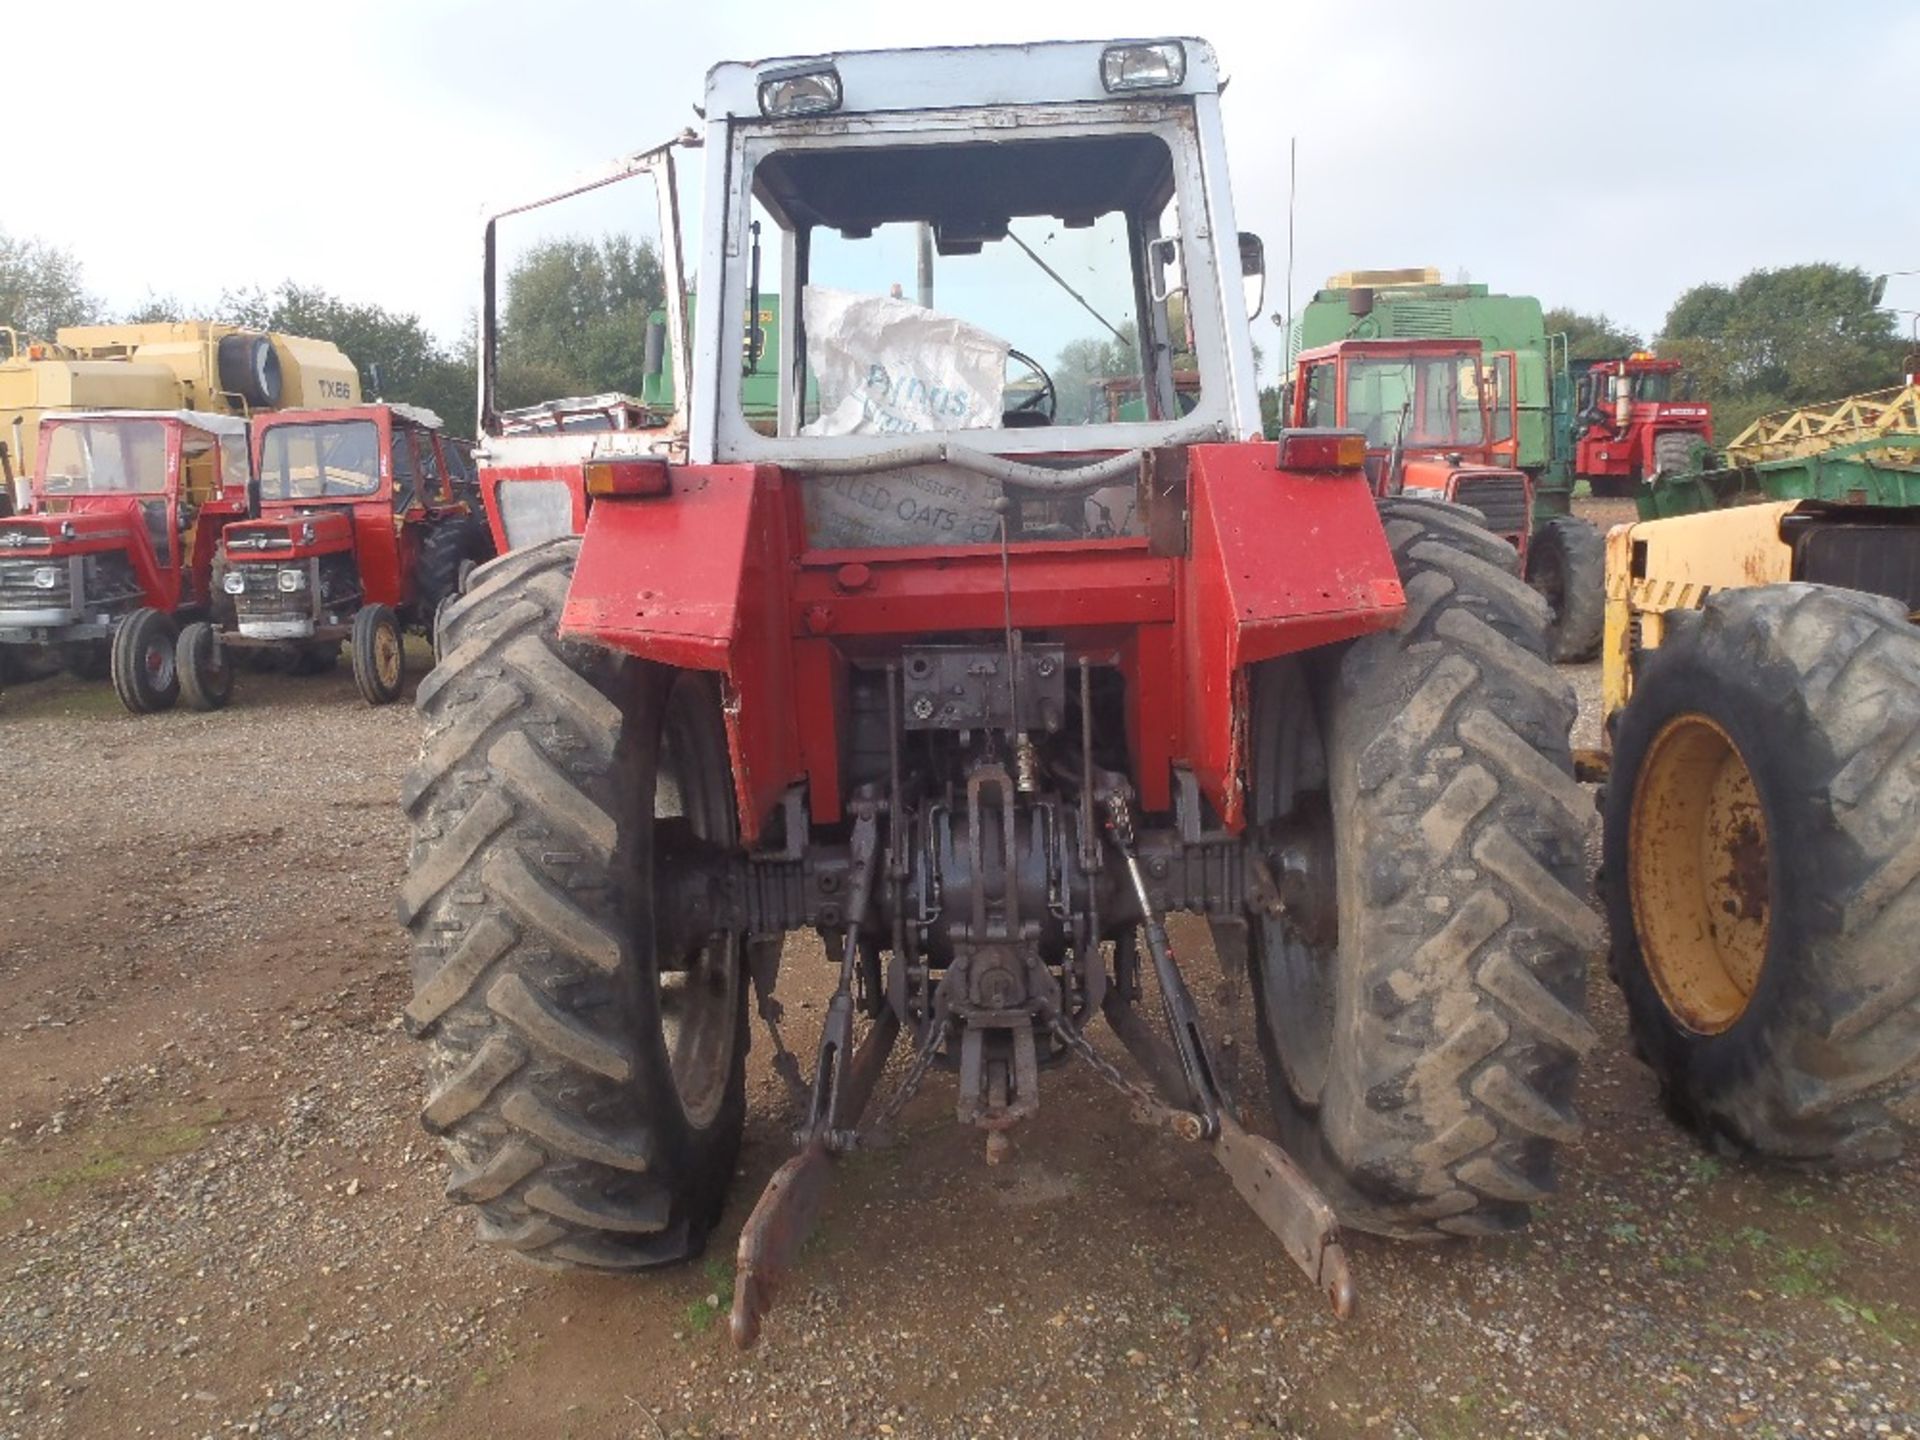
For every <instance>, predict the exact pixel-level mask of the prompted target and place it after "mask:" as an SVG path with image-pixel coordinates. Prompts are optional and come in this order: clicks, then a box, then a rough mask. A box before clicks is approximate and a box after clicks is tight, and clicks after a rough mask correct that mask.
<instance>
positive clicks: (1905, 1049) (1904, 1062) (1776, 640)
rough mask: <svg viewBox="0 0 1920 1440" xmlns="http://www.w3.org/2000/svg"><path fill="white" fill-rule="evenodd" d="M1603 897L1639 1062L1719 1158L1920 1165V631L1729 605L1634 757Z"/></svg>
mask: <svg viewBox="0 0 1920 1440" xmlns="http://www.w3.org/2000/svg"><path fill="white" fill-rule="evenodd" d="M1613 757H1614V758H1613V774H1612V778H1611V780H1610V782H1609V784H1608V787H1607V808H1606V852H1605V862H1604V865H1603V868H1602V872H1601V873H1602V882H1601V883H1602V888H1603V890H1604V892H1605V895H1606V901H1607V912H1608V918H1609V920H1610V921H1611V924H1612V930H1613V973H1614V979H1615V981H1616V982H1617V983H1618V984H1619V986H1620V989H1621V991H1622V992H1623V993H1624V995H1625V996H1626V1001H1627V1014H1628V1020H1629V1023H1630V1025H1631V1029H1632V1033H1633V1039H1634V1044H1635V1047H1636V1048H1637V1049H1638V1050H1639V1052H1640V1054H1641V1057H1642V1058H1643V1059H1645V1060H1646V1061H1647V1063H1648V1064H1649V1065H1651V1066H1652V1067H1653V1070H1654V1073H1655V1074H1656V1075H1657V1076H1658V1077H1659V1080H1660V1084H1661V1088H1662V1090H1663V1092H1664V1094H1665V1097H1666V1099H1667V1103H1668V1106H1669V1108H1670V1109H1671V1110H1672V1111H1673V1113H1674V1115H1675V1116H1676V1118H1678V1119H1679V1120H1680V1121H1681V1122H1682V1123H1683V1124H1685V1125H1687V1126H1688V1127H1690V1128H1691V1129H1693V1130H1694V1131H1695V1132H1696V1133H1697V1134H1699V1135H1700V1136H1701V1137H1702V1138H1703V1139H1705V1140H1706V1141H1708V1142H1709V1143H1713V1144H1718V1145H1723V1146H1725V1147H1727V1148H1730V1149H1733V1150H1736V1151H1739V1150H1744V1151H1750V1152H1753V1153H1757V1154H1761V1155H1766V1156H1772V1157H1775V1158H1779V1159H1788V1160H1793V1161H1798V1162H1801V1163H1805V1164H1835V1165H1844V1164H1855V1163H1864V1162H1869V1161H1875V1160H1880V1159H1885V1158H1888V1157H1890V1156H1892V1155H1895V1154H1897V1153H1898V1152H1899V1151H1900V1149H1901V1148H1902V1144H1903V1140H1904V1135H1903V1126H1902V1125H1901V1124H1900V1121H1899V1118H1898V1117H1897V1116H1895V1115H1894V1114H1892V1113H1891V1111H1890V1109H1889V1105H1890V1103H1891V1102H1893V1101H1895V1100H1896V1099H1898V1098H1899V1097H1900V1095H1901V1094H1902V1093H1903V1092H1910V1091H1912V1090H1913V1089H1914V1088H1915V1087H1916V1086H1920V950H1916V947H1915V942H1914V936H1915V935H1916V934H1920V629H1916V628H1915V627H1914V626H1913V625H1912V624H1911V623H1909V621H1908V620H1907V617H1906V614H1905V607H1903V606H1902V605H1900V604H1899V603H1898V602H1896V601H1892V600H1885V599H1881V598H1878V597H1876V596H1869V595H1863V594H1861V593H1859V592H1857V591H1851V590H1840V589H1835V588H1833V587H1830V586H1822V585H1799V584H1795V585H1770V586H1764V587H1761V588H1758V589H1751V590H1730V591H1726V592H1723V593H1720V594H1716V595H1714V596H1712V597H1711V598H1710V599H1709V600H1708V601H1707V603H1706V605H1705V606H1704V608H1703V609H1702V610H1701V612H1700V613H1699V614H1698V615H1694V616H1688V617H1686V623H1685V624H1683V625H1674V626H1670V627H1669V630H1668V633H1667V638H1666V640H1665V642H1664V643H1663V644H1662V645H1661V646H1660V647H1659V648H1658V649H1656V650H1654V651H1652V652H1651V654H1650V655H1649V656H1648V657H1647V660H1646V663H1645V667H1644V669H1643V670H1642V672H1641V674H1640V677H1639V680H1638V682H1637V683H1636V685H1635V687H1634V693H1633V698H1632V700H1631V701H1629V702H1628V704H1627V706H1626V708H1625V709H1624V710H1623V711H1622V712H1621V715H1620V723H1619V727H1618V730H1617V732H1616V734H1615V737H1614V745H1613Z"/></svg>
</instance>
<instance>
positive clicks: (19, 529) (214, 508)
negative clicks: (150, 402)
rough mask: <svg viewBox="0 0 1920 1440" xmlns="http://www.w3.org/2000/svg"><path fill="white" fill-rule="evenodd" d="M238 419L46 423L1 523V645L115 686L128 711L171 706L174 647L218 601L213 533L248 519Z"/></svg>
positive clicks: (64, 419) (143, 416)
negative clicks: (22, 498) (48, 657)
mask: <svg viewBox="0 0 1920 1440" xmlns="http://www.w3.org/2000/svg"><path fill="white" fill-rule="evenodd" d="M250 474H251V470H250V468H249V464H248V455H247V422H246V421H245V420H242V419H239V418H237V417H234V416H228V415H210V414H204V413H200V412H197V411H191V410H175V411H152V410H140V411H132V410H129V411H93V412H85V413H73V414H50V415H48V416H47V417H46V418H45V419H43V420H42V421H41V422H40V444H39V452H38V458H37V460H36V462H35V467H34V474H33V482H32V488H31V492H30V495H29V501H28V506H27V509H26V511H25V512H24V513H22V514H20V515H16V516H13V517H11V518H8V519H5V520H0V644H4V645H22V646H33V647H38V648H40V649H43V650H46V651H50V652H51V653H53V654H54V655H55V656H56V657H57V658H58V659H59V660H61V662H62V663H64V664H65V665H66V667H67V668H68V669H69V670H71V671H72V672H73V673H74V674H76V675H79V676H81V677H83V678H86V679H103V678H105V677H106V676H108V675H109V674H110V675H111V676H112V677H113V684H114V690H115V692H116V693H117V694H118V695H119V696H120V699H121V701H122V702H123V703H124V704H125V705H126V707H127V708H128V709H129V710H131V711H133V712H135V713H136V714H141V713H145V712H149V711H154V710H164V709H166V708H168V707H169V706H171V705H172V704H173V703H174V702H175V701H176V700H177V699H178V697H179V695H180V690H181V675H180V666H179V656H178V651H179V642H180V638H181V636H182V634H184V633H185V632H183V631H182V630H181V629H180V626H181V625H182V623H183V622H184V623H185V625H186V630H187V631H192V630H193V629H194V627H195V626H196V625H199V626H201V627H202V628H204V626H205V622H206V620H207V618H208V617H209V616H210V615H211V614H212V613H213V607H214V605H215V604H216V603H217V599H218V597H217V595H216V594H215V590H214V585H213V575H214V560H215V554H216V551H217V549H218V546H219V544H220V536H221V533H222V531H223V530H224V529H225V527H226V526H228V525H229V524H232V523H234V522H235V521H237V520H240V519H242V518H244V517H245V515H246V507H247V482H248V478H249V476H250Z"/></svg>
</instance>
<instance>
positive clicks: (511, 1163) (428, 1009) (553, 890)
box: [400, 537, 747, 1270]
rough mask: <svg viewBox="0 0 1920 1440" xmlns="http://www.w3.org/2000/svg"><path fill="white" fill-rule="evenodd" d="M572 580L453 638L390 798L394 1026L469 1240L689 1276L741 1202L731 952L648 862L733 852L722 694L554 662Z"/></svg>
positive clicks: (493, 570)
mask: <svg viewBox="0 0 1920 1440" xmlns="http://www.w3.org/2000/svg"><path fill="white" fill-rule="evenodd" d="M578 554H579V542H578V541H577V540H575V539H572V538H570V537H569V538H564V539H559V540H554V541H550V542H548V543H547V544H544V545H539V546H533V547H529V548H528V549H526V550H522V551H517V552H515V553H514V554H513V555H511V556H508V557H506V558H503V559H502V560H500V561H498V562H496V563H495V565H494V566H492V567H490V570H489V575H488V577H487V579H486V581H485V582H484V583H483V584H481V585H478V586H476V587H475V588H474V590H473V591H472V592H471V593H470V594H468V595H466V596H464V597H462V598H461V599H459V600H457V601H456V602H455V603H454V607H453V608H452V610H450V611H449V612H448V614H447V615H446V617H445V625H444V630H445V641H446V646H447V654H446V658H445V659H444V660H443V661H442V662H441V663H440V665H439V666H438V667H437V668H436V669H435V670H434V671H433V673H432V674H430V675H428V676H427V677H426V679H425V680H423V681H422V682H421V684H420V690H419V694H418V697H417V703H418V705H419V707H420V710H421V712H422V713H423V716H424V718H425V724H426V732H425V737H424V739H423V741H422V744H421V750H420V758H419V760H418V761H417V762H416V764H415V765H414V768H413V770H412V772H411V773H410V774H409V776H408V777H407V781H406V785H405V787H404V791H403V799H404V802H405V804H406V806H407V809H408V813H409V814H410V815H411V816H412V820H413V848H412V854H411V861H410V865H409V868H408V874H407V879H406V883H405V885H404V886H403V887H402V890H401V897H400V916H401V920H402V921H403V923H405V924H406V925H407V927H408V928H409V930H410V931H411V932H412V935H413V973H414V986H415V988H414V998H413V1002H412V1004H410V1005H409V1006H408V1007H407V1011H406V1014H407V1020H408V1024H409V1027H410V1028H411V1029H412V1031H413V1033H414V1034H415V1035H416V1036H417V1037H419V1038H422V1039H424V1040H425V1041H426V1043H427V1045H428V1047H429V1057H428V1066H427V1068H428V1079H429V1092H430V1098H429V1099H428V1101H427V1105H426V1109H425V1112H424V1114H423V1116H422V1119H423V1121H424V1123H425V1124H426V1127H427V1129H428V1130H430V1131H432V1132H433V1133H435V1134H437V1135H439V1136H441V1137H442V1139H443V1140H444V1142H445V1144H446V1147H447V1149H448V1151H449V1153H450V1154H451V1156H452V1159H453V1178H452V1181H451V1182H450V1184H449V1185H448V1187H447V1193H448V1194H449V1195H450V1196H451V1197H452V1198H453V1199H455V1200H457V1201H460V1202H463V1203H466V1204H471V1205H474V1206H476V1207H477V1208H478V1210H479V1214H480V1233H481V1235H482V1237H483V1238H485V1239H487V1240H490V1241H492V1242H493V1243H495V1244H499V1245H503V1246H506V1247H508V1248H510V1249H513V1250H516V1251H519V1252H521V1253H522V1254H524V1255H526V1256H528V1257H529V1258H531V1259H534V1260H537V1261H542V1262H546V1263H553V1264H562V1263H565V1264H574V1265H584V1266H589V1267H593V1268H597V1269H608V1270H631V1269H639V1268H644V1267H647V1266H652V1265H660V1264H666V1263H669V1262H672V1261H676V1260H682V1259H686V1258H689V1257H691V1256H694V1255H697V1254H699V1253H700V1251H701V1249H702V1248H703V1247H704V1245H705V1241H706V1236H707V1232H708V1230H709V1229H710V1228H711V1226H712V1225H713V1223H714V1220H715V1219H716V1217H717V1216H718V1215H719V1212H720V1208H721V1205H722V1203H723V1202H724V1200H725V1198H726V1194H727V1189H728V1186H729V1183H730V1181H731V1180H732V1176H733V1166H734V1160H735V1157H736V1155H737V1153H738V1150H739V1144H740V1135H741V1131H742V1128H743V1126H744V1123H745V1118H746V1050H747V1028H746V1020H747V1011H746V988H745V984H744V979H743V975H742V947H741V944H740V941H739V938H738V937H735V936H725V935H711V934H704V933H703V934H701V935H699V936H698V937H697V938H694V937H692V936H688V935H685V934H684V932H685V931H686V929H687V927H685V926H683V925H674V924H672V923H670V921H669V918H668V916H667V915H666V914H665V913H664V911H665V907H666V905H667V904H668V901H669V895H670V891H669V887H667V886H666V885H665V884H664V883H663V882H662V880H661V878H660V875H659V873H658V871H657V870H656V861H657V860H658V859H663V858H666V857H668V856H672V855H678V854H688V853H699V852H700V851H702V850H706V849H715V848H718V849H731V848H733V847H734V846H735V845H737V843H738V838H737V830H736V825H735V810H734V794H733V781H732V771H731V768H730V765H729V761H728V752H727V743H726V730H725V726H724V723H723V720H722V715H721V709H720V695H719V690H718V687H717V686H716V685H715V683H714V681H713V679H712V677H710V676H705V675H698V674H694V673H690V672H682V671H674V670H669V669H665V668H663V667H659V666H652V665H645V664H641V663H639V662H635V661H632V660H630V659H627V658H625V657H622V656H618V655H613V654H609V653H608V652H606V651H602V650H597V649H594V648H591V647H587V646H581V645H577V644H573V643H569V642H566V641H562V640H561V639H560V638H559V621H560V610H561V606H562V604H563V603H564V601H565V599H566V594H567V585H568V582H569V580H570V578H571V576H572V573H573V565H574V561H575V558H576V556H577V555H578ZM656 906H658V907H660V908H659V909H656ZM675 931H681V932H683V938H682V940H681V942H680V946H681V949H680V953H678V954H668V953H664V952H663V950H662V946H661V942H662V940H663V939H664V938H665V936H666V935H668V934H671V933H673V932H675Z"/></svg>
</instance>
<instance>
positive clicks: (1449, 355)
mask: <svg viewBox="0 0 1920 1440" xmlns="http://www.w3.org/2000/svg"><path fill="white" fill-rule="evenodd" d="M1513 362H1514V357H1513V352H1512V351H1501V352H1499V353H1497V354H1494V355H1492V356H1483V355H1482V354H1481V350H1480V342H1479V341H1478V340H1454V339H1442V340H1343V341H1341V342H1339V343H1338V344H1335V345H1324V346H1321V347H1320V348H1318V349H1314V350H1307V351H1303V352H1302V353H1301V354H1300V356H1299V357H1298V359H1297V360H1296V361H1295V366H1294V377H1293V400H1292V414H1291V418H1290V421H1289V423H1290V424H1291V425H1293V426H1295V427H1307V426H1334V427H1337V428H1340V429H1348V430H1358V431H1360V432H1361V433H1362V434H1363V435H1364V436H1365V437H1366V441H1367V478H1368V479H1369V480H1370V481H1371V482H1372V485H1373V489H1374V493H1375V494H1376V495H1380V496H1382V497H1385V496H1391V495H1407V496H1411V497H1415V498H1422V497H1424V498H1427V499H1433V500H1447V501H1452V502H1454V503H1456V504H1460V505H1469V506H1472V507H1473V508H1474V509H1475V510H1478V511H1479V512H1480V514H1481V515H1482V516H1484V517H1485V522H1486V527H1487V529H1489V530H1491V531H1492V532H1493V533H1494V534H1496V535H1498V536H1499V537H1500V538H1501V539H1503V540H1505V541H1506V542H1507V543H1508V544H1510V545H1512V546H1513V548H1514V552H1515V554H1516V556H1517V557H1518V560H1519V563H1520V564H1521V565H1524V564H1525V562H1526V556H1527V543H1528V538H1529V536H1530V535H1531V533H1532V530H1533V481H1532V479H1531V478H1530V477H1529V476H1528V475H1527V473H1526V472H1525V471H1524V470H1521V469H1520V468H1519V467H1518V465H1516V464H1515V458H1516V456H1517V454H1518V442H1517V440H1516V438H1515V435H1516V430H1517V424H1518V415H1519V412H1518V409H1517V401H1516V397H1515V394H1514V385H1513Z"/></svg>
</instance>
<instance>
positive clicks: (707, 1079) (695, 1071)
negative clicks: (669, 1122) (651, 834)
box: [653, 681, 741, 1129]
mask: <svg viewBox="0 0 1920 1440" xmlns="http://www.w3.org/2000/svg"><path fill="white" fill-rule="evenodd" d="M702 698H703V697H702V694H701V692H700V690H699V689H698V687H697V686H696V685H694V684H691V683H688V682H684V681H683V682H682V683H680V684H677V685H675V686H674V688H673V690H672V692H671V694H670V695H669V696H668V700H667V709H666V714H665V716H664V717H663V719H662V722H661V728H660V751H659V761H658V767H657V769H656V772H655V776H654V795H653V815H654V822H655V828H656V832H657V830H658V827H659V824H660V822H661V821H678V820H682V819H684V820H685V822H686V825H687V828H688V829H690V830H691V831H692V832H693V834H694V835H695V836H697V837H698V838H700V839H702V840H711V841H714V842H715V843H718V844H731V843H732V838H733V837H732V822H733V809H732V807H733V787H732V784H731V782H730V780H729V778H728V772H727V770H726V768H725V767H726V763H727V761H726V752H725V750H724V749H722V750H720V751H719V753H718V754H715V753H714V751H713V747H712V745H711V744H709V743H705V742H706V741H707V739H708V737H709V736H710V735H711V733H712V732H711V729H710V727H708V726H706V725H704V724H703V719H704V716H703V714H702V710H701V704H700V702H701V700H702ZM657 859H658V857H657V855H656V861H657ZM656 893H657V892H656ZM670 958H671V957H668V956H665V955H662V956H661V959H662V961H663V962H665V961H667V960H668V959H670ZM675 963H676V965H677V967H678V968H675V969H671V970H670V969H667V968H666V966H665V964H664V963H663V964H662V966H661V969H660V975H659V987H660V988H659V1011H660V1034H661V1038H662V1040H663V1041H664V1043H665V1047H666V1053H667V1059H668V1066H669V1069H670V1070H671V1073H672V1076H673V1088H674V1091H675V1093H676V1094H677V1095H678V1096H679V1100H680V1108H681V1111H682V1112H683V1113H684V1114H685V1115H686V1117H687V1121H688V1123H689V1124H691V1125H693V1126H694V1127H695V1128H698V1129H704V1128H706V1127H707V1126H708V1125H710V1124H712V1123H713V1120H714V1118H715V1117H716V1116H717V1115H718V1114H719V1112H720V1107H721V1105H722V1104H724V1103H725V1100H726V1094H727V1084H728V1081H729V1079H730V1078H731V1075H732V1071H733V1047H734V1043H735V1039H736V1025H735V1016H736V1014H737V1013H738V1009H739V996H740V983H741V981H740V970H741V965H740V943H739V937H737V936H735V935H731V934H715V935H712V936H709V937H708V938H707V939H706V940H705V941H704V942H703V943H700V944H698V945H697V946H696V947H694V948H693V949H692V950H691V951H690V953H689V954H688V955H686V956H685V957H684V962H681V961H676V962H675Z"/></svg>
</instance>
